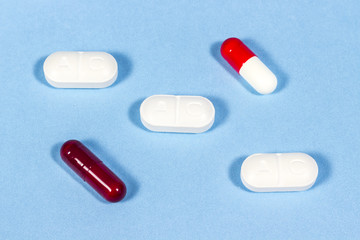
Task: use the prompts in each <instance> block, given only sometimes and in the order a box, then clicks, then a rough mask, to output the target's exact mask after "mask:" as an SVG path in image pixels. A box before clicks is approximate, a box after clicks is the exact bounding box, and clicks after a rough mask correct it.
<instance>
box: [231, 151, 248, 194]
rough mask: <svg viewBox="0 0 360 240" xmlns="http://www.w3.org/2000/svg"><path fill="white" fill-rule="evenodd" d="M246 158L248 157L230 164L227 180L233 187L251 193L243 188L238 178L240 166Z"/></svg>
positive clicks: (239, 158)
mask: <svg viewBox="0 0 360 240" xmlns="http://www.w3.org/2000/svg"><path fill="white" fill-rule="evenodd" d="M247 157H248V156H241V157H238V158H236V159H235V160H234V161H233V162H232V163H231V165H230V167H229V178H230V181H231V182H232V183H233V184H234V185H235V186H237V187H239V188H241V189H242V190H244V191H246V192H252V191H250V190H249V189H247V188H246V187H245V186H244V184H243V183H242V181H241V177H240V171H241V165H242V163H243V162H244V160H245V159H246V158H247Z"/></svg>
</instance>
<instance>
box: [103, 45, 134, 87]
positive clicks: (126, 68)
mask: <svg viewBox="0 0 360 240" xmlns="http://www.w3.org/2000/svg"><path fill="white" fill-rule="evenodd" d="M108 53H110V54H111V55H112V56H113V57H114V58H115V60H116V62H117V64H118V77H117V79H116V81H115V82H114V83H113V84H112V85H111V86H110V87H109V88H112V87H115V86H116V85H117V84H119V82H122V81H123V80H125V79H126V78H128V77H129V76H130V74H131V72H132V70H133V64H132V61H131V60H130V58H129V57H128V56H127V55H125V54H123V53H120V52H108Z"/></svg>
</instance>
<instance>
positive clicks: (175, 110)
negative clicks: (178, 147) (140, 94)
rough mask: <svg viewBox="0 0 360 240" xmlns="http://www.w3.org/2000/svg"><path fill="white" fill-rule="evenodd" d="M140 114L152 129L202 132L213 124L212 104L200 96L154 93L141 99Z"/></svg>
mask: <svg viewBox="0 0 360 240" xmlns="http://www.w3.org/2000/svg"><path fill="white" fill-rule="evenodd" d="M140 116H141V122H142V123H143V125H144V126H145V127H146V128H147V129H149V130H151V131H155V132H182V133H201V132H205V131H207V130H208V129H210V128H211V126H212V125H213V123H214V119H215V108H214V105H213V104H212V103H211V102H210V101H209V100H208V99H207V98H204V97H200V96H173V95H153V96H150V97H148V98H146V99H145V100H144V101H143V102H142V104H141V106H140Z"/></svg>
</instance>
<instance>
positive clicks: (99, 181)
mask: <svg viewBox="0 0 360 240" xmlns="http://www.w3.org/2000/svg"><path fill="white" fill-rule="evenodd" d="M60 155H61V158H62V160H64V162H65V163H66V164H67V165H69V167H70V168H71V169H72V170H73V171H74V172H76V173H77V174H78V175H79V176H80V177H81V178H82V179H84V181H85V182H87V183H88V184H89V185H90V186H91V187H92V188H94V189H95V190H96V191H97V192H98V193H99V194H100V195H101V196H102V197H103V198H105V199H106V200H108V201H109V202H118V201H120V200H121V199H123V198H124V197H125V195H126V186H125V184H124V183H123V182H122V181H121V180H120V178H118V177H117V176H116V175H115V174H114V173H113V172H112V171H111V170H110V169H109V168H108V167H106V166H105V164H104V163H103V162H102V161H101V160H100V159H99V158H98V157H96V156H95V155H94V154H93V153H92V152H91V151H90V150H89V149H87V148H86V147H85V146H84V145H83V144H82V143H81V142H79V141H77V140H69V141H67V142H65V143H64V144H63V145H62V147H61V150H60Z"/></svg>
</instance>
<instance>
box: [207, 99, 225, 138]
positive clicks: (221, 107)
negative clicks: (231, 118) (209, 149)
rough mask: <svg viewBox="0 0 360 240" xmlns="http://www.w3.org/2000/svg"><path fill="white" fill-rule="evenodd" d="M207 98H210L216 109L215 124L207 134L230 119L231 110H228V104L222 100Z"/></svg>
mask: <svg viewBox="0 0 360 240" xmlns="http://www.w3.org/2000/svg"><path fill="white" fill-rule="evenodd" d="M205 97H206V98H208V99H209V100H210V101H211V102H212V103H213V105H214V108H215V121H214V124H213V126H212V127H211V128H210V129H209V131H207V132H211V131H214V130H215V129H217V128H218V127H219V126H220V125H223V124H224V123H225V122H226V120H227V118H228V114H229V110H228V107H227V104H226V102H224V101H223V100H222V99H220V98H218V97H211V96H205ZM205 133H206V132H205Z"/></svg>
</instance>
